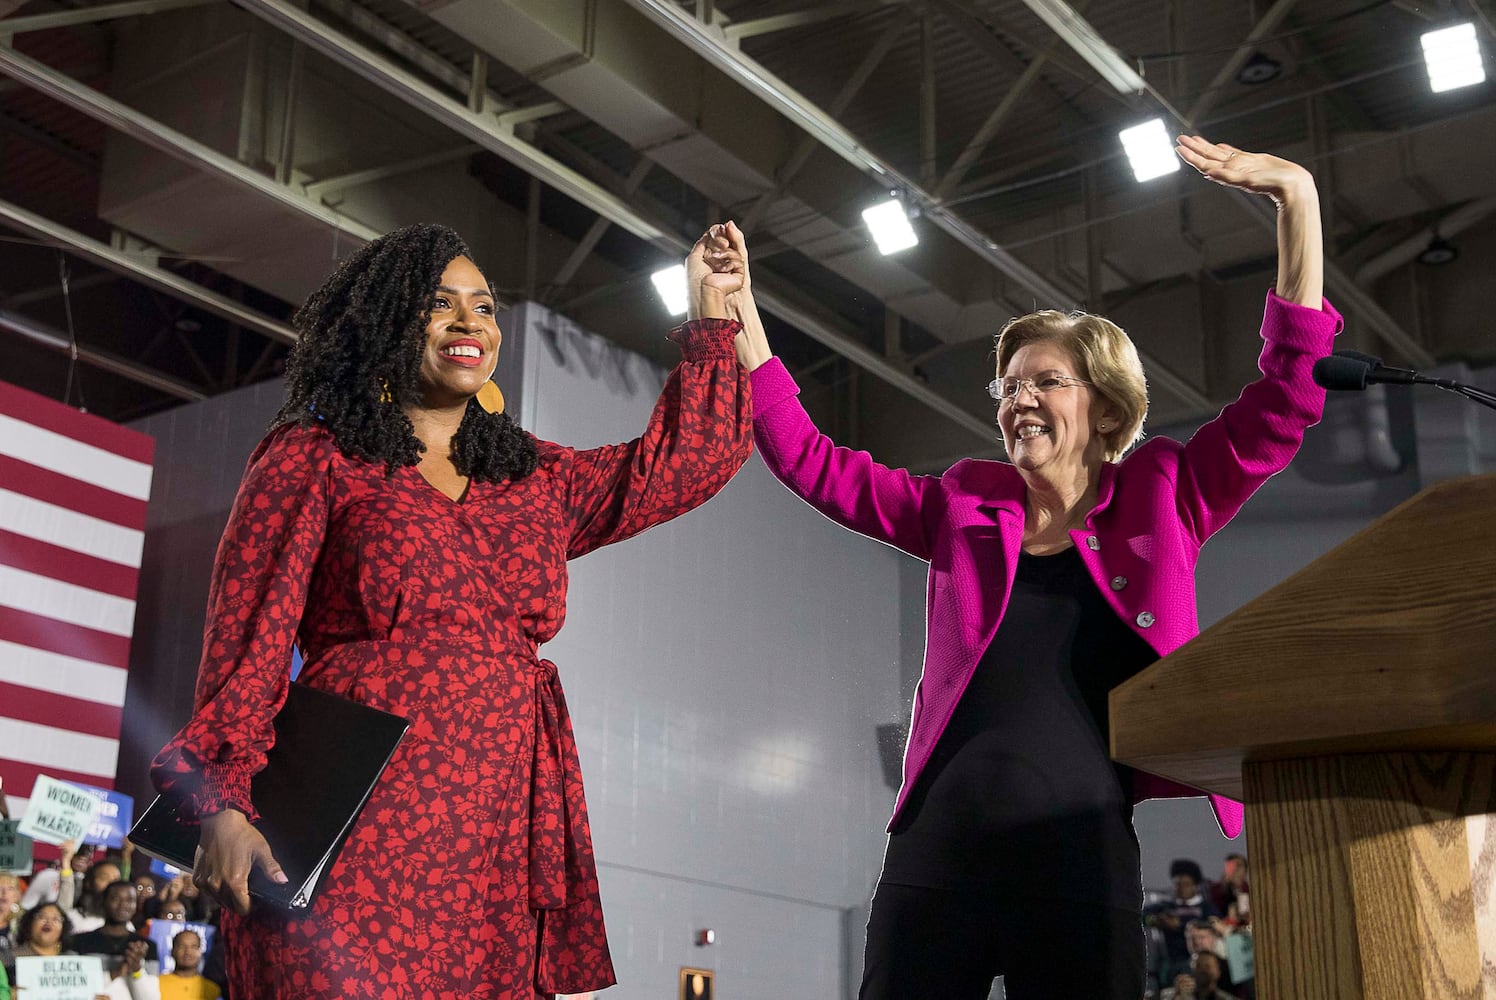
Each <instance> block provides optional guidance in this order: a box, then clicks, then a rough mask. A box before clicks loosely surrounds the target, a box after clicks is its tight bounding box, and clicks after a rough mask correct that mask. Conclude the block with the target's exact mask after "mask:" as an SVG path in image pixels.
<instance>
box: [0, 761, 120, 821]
mask: <svg viewBox="0 0 1496 1000" xmlns="http://www.w3.org/2000/svg"><path fill="white" fill-rule="evenodd" d="M38 774H45V775H46V776H47V777H49V778H56V779H57V780H58V781H71V782H72V783H74V784H76V785H93V786H94V787H95V788H105V789H108V790H109V791H113V790H114V775H112V774H111V775H107V776H106V775H102V774H85V773H84V772H82V771H64V770H62V769H61V768H57V767H42V766H41V765H40V764H28V763H26V762H25V761H24V760H10V759H9V758H6V757H0V778H4V779H5V794H6V795H15V796H18V797H19V798H23V799H29V798H31V788H32V786H33V785H35V784H36V776H37V775H38ZM17 818H19V817H17Z"/></svg>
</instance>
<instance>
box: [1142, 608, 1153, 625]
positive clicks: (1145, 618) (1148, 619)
mask: <svg viewBox="0 0 1496 1000" xmlns="http://www.w3.org/2000/svg"><path fill="white" fill-rule="evenodd" d="M1152 625H1153V612H1151V611H1144V612H1143V613H1142V614H1140V615H1138V627H1139V628H1150V627H1152Z"/></svg>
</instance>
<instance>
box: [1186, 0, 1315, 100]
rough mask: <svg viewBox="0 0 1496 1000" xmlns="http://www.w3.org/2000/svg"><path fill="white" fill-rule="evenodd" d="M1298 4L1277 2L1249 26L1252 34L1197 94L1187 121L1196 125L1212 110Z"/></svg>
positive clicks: (1285, 1) (1277, 0) (1294, 2)
mask: <svg viewBox="0 0 1496 1000" xmlns="http://www.w3.org/2000/svg"><path fill="white" fill-rule="evenodd" d="M1298 2H1299V0H1276V2H1275V3H1274V4H1273V5H1272V6H1271V7H1269V8H1268V9H1267V10H1266V11H1265V12H1264V13H1263V15H1262V17H1260V18H1258V19H1257V23H1256V24H1254V25H1252V30H1251V31H1249V32H1247V37H1246V39H1245V40H1243V42H1242V43H1241V44H1240V45H1238V46H1237V47H1236V50H1235V51H1233V52H1232V53H1231V55H1230V57H1229V58H1227V60H1226V61H1225V62H1224V63H1222V64H1221V68H1220V69H1219V70H1217V71H1216V75H1215V76H1213V77H1211V80H1210V82H1209V83H1208V84H1206V85H1205V89H1204V90H1203V91H1201V92H1200V96H1199V97H1197V98H1195V103H1194V105H1193V106H1192V107H1191V108H1190V109H1189V111H1188V112H1186V113H1185V117H1186V118H1188V119H1189V120H1190V121H1192V122H1198V121H1201V120H1203V119H1204V118H1205V116H1206V115H1208V114H1210V112H1211V111H1212V110H1214V109H1215V106H1216V105H1217V104H1219V103H1220V101H1221V98H1222V97H1223V96H1225V91H1226V86H1227V85H1228V84H1230V83H1231V81H1233V80H1235V79H1236V74H1237V73H1239V72H1241V68H1242V67H1243V66H1245V65H1246V64H1247V60H1248V59H1250V58H1252V53H1253V52H1256V51H1257V45H1258V43H1259V42H1261V41H1262V39H1263V38H1265V37H1267V36H1268V35H1270V34H1272V33H1273V32H1274V31H1276V30H1277V28H1278V25H1280V24H1282V23H1283V19H1284V18H1285V17H1287V16H1288V12H1289V11H1291V10H1293V8H1294V6H1295V5H1296V4H1297V3H1298Z"/></svg>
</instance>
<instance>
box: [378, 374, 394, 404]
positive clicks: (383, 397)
mask: <svg viewBox="0 0 1496 1000" xmlns="http://www.w3.org/2000/svg"><path fill="white" fill-rule="evenodd" d="M379 401H380V402H381V403H393V402H394V401H395V397H394V396H392V395H390V384H389V382H387V381H385V380H384V379H380V380H379Z"/></svg>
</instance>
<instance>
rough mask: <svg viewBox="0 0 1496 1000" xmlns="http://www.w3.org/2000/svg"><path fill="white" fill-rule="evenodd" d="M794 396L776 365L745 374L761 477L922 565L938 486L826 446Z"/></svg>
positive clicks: (928, 549)
mask: <svg viewBox="0 0 1496 1000" xmlns="http://www.w3.org/2000/svg"><path fill="white" fill-rule="evenodd" d="M799 393H800V387H799V386H798V385H796V384H795V380H794V378H792V377H791V376H790V373H789V372H788V371H786V370H785V367H784V364H783V362H781V361H780V360H779V359H778V358H773V359H771V360H769V361H767V362H765V363H764V364H762V365H760V366H759V367H758V368H757V369H756V370H755V371H754V372H753V439H754V441H755V442H756V443H757V444H758V451H759V454H760V455H761V456H762V457H763V460H764V464H765V465H767V466H768V467H769V471H770V472H772V473H773V474H774V476H775V478H776V479H778V480H779V481H780V482H782V483H784V485H786V486H788V487H789V488H790V490H791V491H792V492H793V493H794V494H795V495H796V496H798V497H799V498H800V499H802V500H804V501H805V502H806V503H808V504H810V505H811V506H812V507H814V508H815V509H816V510H818V511H820V512H821V513H822V514H824V515H826V516H827V517H829V518H830V519H831V520H833V521H835V522H836V523H837V524H840V525H842V526H843V527H846V528H851V529H852V530H853V531H856V532H859V533H860V534H864V535H867V536H868V537H869V538H876V539H877V540H878V541H880V542H885V543H887V544H889V545H892V546H895V547H896V548H899V549H902V550H904V551H905V552H907V553H909V554H910V555H912V556H914V557H916V558H918V559H925V560H928V559H929V558H930V552H931V544H930V539H931V537H932V534H933V533H932V531H931V530H930V529H929V527H928V523H929V521H930V516H931V515H932V513H933V512H934V511H935V510H936V506H935V505H936V503H937V501H938V500H939V497H940V495H941V493H940V480H939V478H938V477H935V476H916V475H913V474H911V473H909V472H907V471H905V470H904V469H891V468H889V467H888V466H886V465H880V464H879V463H877V462H875V461H873V457H872V456H871V455H869V454H868V453H867V452H865V451H853V450H852V449H851V448H842V447H840V446H838V445H836V444H834V443H832V441H831V439H830V438H829V437H827V436H826V435H824V434H822V433H821V432H820V431H819V430H817V429H816V425H815V424H814V423H813V422H811V419H810V415H809V414H808V413H806V412H805V407H803V406H801V405H800V400H799V399H798V398H796V397H797V396H798V395H799Z"/></svg>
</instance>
